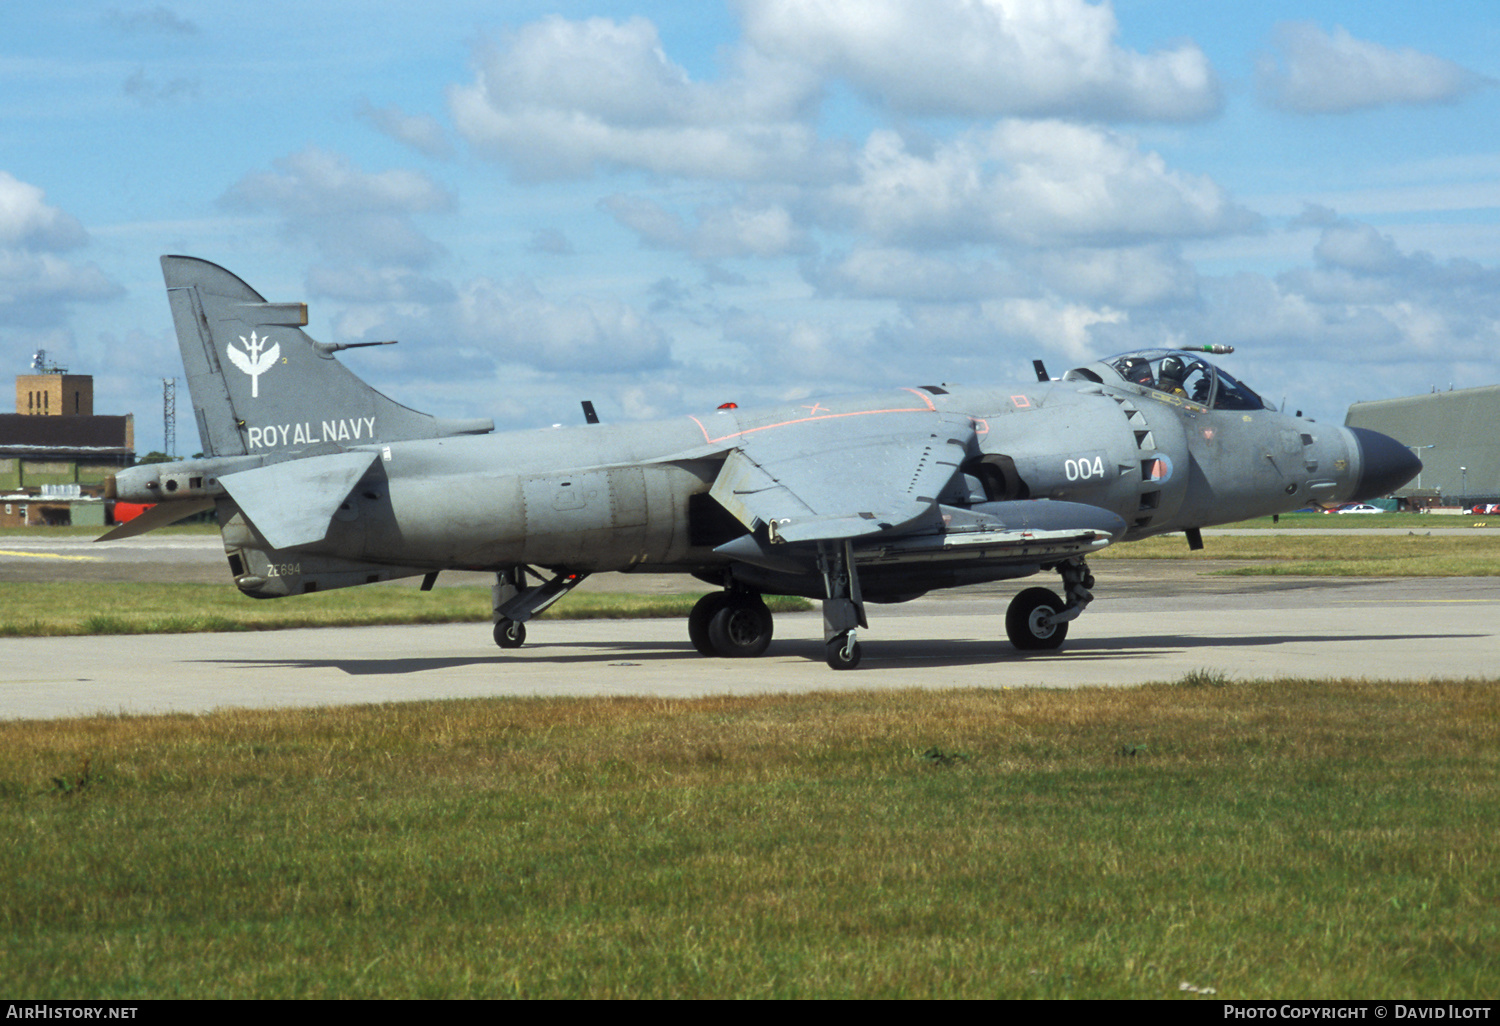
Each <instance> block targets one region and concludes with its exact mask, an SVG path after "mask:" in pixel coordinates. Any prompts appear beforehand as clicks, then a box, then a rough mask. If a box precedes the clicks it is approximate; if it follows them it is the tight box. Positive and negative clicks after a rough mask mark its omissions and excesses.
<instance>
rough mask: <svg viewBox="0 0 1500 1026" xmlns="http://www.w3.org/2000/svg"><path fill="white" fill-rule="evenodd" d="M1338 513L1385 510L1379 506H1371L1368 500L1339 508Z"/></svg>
mask: <svg viewBox="0 0 1500 1026" xmlns="http://www.w3.org/2000/svg"><path fill="white" fill-rule="evenodd" d="M1339 512H1340V513H1384V512H1385V510H1383V509H1381V508H1380V507H1379V506H1371V505H1370V504H1369V503H1368V502H1356V503H1354V504H1353V505H1350V506H1345V507H1343V508H1342V509H1340V510H1339Z"/></svg>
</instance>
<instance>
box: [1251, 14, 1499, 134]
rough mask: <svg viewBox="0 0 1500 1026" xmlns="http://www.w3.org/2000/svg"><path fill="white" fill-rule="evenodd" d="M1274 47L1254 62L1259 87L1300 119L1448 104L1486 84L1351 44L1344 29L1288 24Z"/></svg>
mask: <svg viewBox="0 0 1500 1026" xmlns="http://www.w3.org/2000/svg"><path fill="white" fill-rule="evenodd" d="M1273 47H1274V49H1275V53H1274V54H1273V55H1266V56H1263V57H1262V58H1261V59H1260V60H1259V61H1258V62H1257V64H1256V81H1257V84H1258V86H1259V88H1260V92H1261V95H1262V97H1264V98H1265V99H1266V100H1267V102H1269V103H1271V104H1272V105H1273V106H1276V107H1279V108H1281V109H1282V110H1287V111H1292V112H1294V113H1297V114H1344V113H1348V112H1349V111H1355V110H1363V109H1367V108H1370V107H1381V106H1385V105H1387V104H1393V103H1407V104H1426V103H1443V102H1450V101H1453V100H1457V99H1459V98H1461V97H1463V96H1465V95H1467V94H1468V93H1471V92H1473V91H1474V90H1476V89H1478V88H1480V87H1481V86H1483V85H1488V84H1490V83H1489V80H1487V79H1485V78H1484V77H1483V76H1480V75H1477V74H1475V73H1474V72H1472V71H1469V70H1467V69H1466V68H1463V67H1460V66H1459V65H1457V64H1454V63H1453V62H1452V61H1448V60H1444V59H1443V58H1441V57H1435V56H1432V55H1431V54H1425V53H1421V52H1419V51H1417V50H1413V49H1411V48H1409V47H1402V48H1401V49H1391V48H1389V47H1385V46H1381V45H1380V44H1379V43H1373V42H1370V41H1369V40H1364V39H1355V38H1354V37H1353V36H1352V35H1350V34H1349V32H1348V31H1347V30H1346V29H1344V28H1342V27H1337V28H1335V29H1334V30H1333V33H1332V34H1331V35H1330V34H1329V33H1327V32H1324V31H1323V30H1322V29H1321V28H1320V27H1318V26H1317V25H1314V24H1310V23H1308V22H1285V23H1283V24H1280V25H1278V26H1277V27H1276V30H1275V33H1274V38H1273Z"/></svg>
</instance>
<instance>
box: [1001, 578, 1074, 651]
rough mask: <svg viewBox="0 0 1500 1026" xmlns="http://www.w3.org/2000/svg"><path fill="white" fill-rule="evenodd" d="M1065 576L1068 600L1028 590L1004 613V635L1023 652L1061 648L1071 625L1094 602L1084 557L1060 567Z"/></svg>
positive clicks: (1052, 594) (1045, 591)
mask: <svg viewBox="0 0 1500 1026" xmlns="http://www.w3.org/2000/svg"><path fill="white" fill-rule="evenodd" d="M1057 572H1058V573H1059V574H1061V575H1062V579H1063V589H1064V591H1066V592H1067V596H1068V598H1067V601H1066V602H1064V601H1063V600H1062V598H1060V597H1059V596H1058V594H1057V593H1056V592H1054V591H1049V590H1048V589H1046V588H1027V589H1026V590H1025V591H1023V592H1021V593H1020V594H1019V595H1017V596H1016V597H1015V598H1014V599H1012V600H1011V603H1010V608H1009V609H1007V610H1006V613H1005V633H1006V635H1007V636H1009V638H1010V643H1011V644H1012V645H1014V646H1016V648H1018V649H1021V650H1022V651H1038V650H1045V649H1052V648H1059V647H1061V646H1062V643H1063V639H1065V638H1066V637H1067V636H1068V623H1069V622H1070V621H1072V620H1076V619H1077V618H1078V616H1079V614H1080V613H1082V612H1083V610H1084V609H1085V607H1087V606H1088V604H1089V603H1090V602H1092V601H1094V593H1093V591H1091V590H1090V589H1092V588H1093V587H1094V575H1093V574H1091V573H1089V567H1088V564H1087V563H1086V562H1085V561H1084V559H1083V557H1082V556H1075V557H1074V558H1072V559H1070V560H1068V561H1067V562H1065V563H1060V564H1058V566H1057Z"/></svg>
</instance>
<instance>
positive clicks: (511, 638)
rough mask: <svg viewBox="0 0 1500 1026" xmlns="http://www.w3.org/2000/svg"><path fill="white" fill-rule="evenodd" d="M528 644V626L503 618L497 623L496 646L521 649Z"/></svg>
mask: <svg viewBox="0 0 1500 1026" xmlns="http://www.w3.org/2000/svg"><path fill="white" fill-rule="evenodd" d="M525 643H526V625H525V624H524V623H516V621H514V620H511V619H508V618H506V617H501V618H500V619H499V620H497V621H496V622H495V644H497V645H499V646H500V647H501V648H520V647H521V646H522V645H524V644H525Z"/></svg>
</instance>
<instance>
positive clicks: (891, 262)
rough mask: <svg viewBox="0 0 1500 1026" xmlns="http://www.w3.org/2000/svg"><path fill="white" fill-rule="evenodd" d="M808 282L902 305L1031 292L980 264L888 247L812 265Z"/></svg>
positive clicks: (1015, 277) (1019, 280) (1012, 276)
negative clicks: (966, 264)
mask: <svg viewBox="0 0 1500 1026" xmlns="http://www.w3.org/2000/svg"><path fill="white" fill-rule="evenodd" d="M806 277H807V278H808V280H809V281H810V282H811V283H812V284H813V285H814V286H816V287H817V288H818V289H819V290H820V291H822V292H823V293H824V294H828V295H837V296H852V297H859V298H864V299H895V300H901V301H906V302H929V303H930V302H961V301H973V300H979V299H984V298H987V297H990V296H996V295H1016V294H1021V293H1027V292H1031V291H1034V287H1033V286H1032V285H1031V284H1030V283H1029V282H1027V281H1026V280H1025V279H1024V278H1023V277H1022V276H1021V275H1019V274H1017V273H1015V272H1013V271H1011V270H1009V269H1008V268H1003V267H1000V266H997V265H996V264H994V263H993V262H990V261H979V262H977V263H975V264H973V265H970V266H967V267H966V266H963V265H961V264H960V263H959V262H957V261H955V260H948V259H943V258H941V257H935V256H931V255H929V254H924V253H914V252H912V251H911V250H907V249H899V248H895V247H889V246H863V247H860V248H857V249H855V250H853V251H852V252H849V253H846V254H842V255H840V256H838V257H837V258H835V259H833V260H830V261H827V262H826V263H823V264H818V265H814V266H810V267H809V268H808V269H807V271H806Z"/></svg>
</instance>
